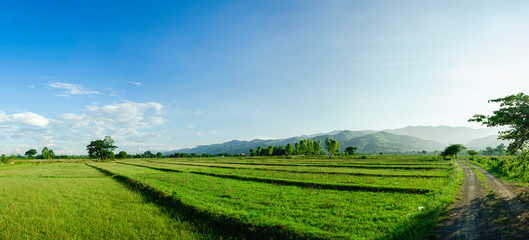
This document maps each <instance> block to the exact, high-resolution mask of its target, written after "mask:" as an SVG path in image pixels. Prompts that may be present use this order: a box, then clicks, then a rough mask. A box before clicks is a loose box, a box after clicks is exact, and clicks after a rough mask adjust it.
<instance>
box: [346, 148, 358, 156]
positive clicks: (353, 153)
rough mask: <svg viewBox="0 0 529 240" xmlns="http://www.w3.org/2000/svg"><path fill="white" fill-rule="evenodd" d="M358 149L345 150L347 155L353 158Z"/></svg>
mask: <svg viewBox="0 0 529 240" xmlns="http://www.w3.org/2000/svg"><path fill="white" fill-rule="evenodd" d="M356 149H357V148H355V147H347V148H345V153H346V154H347V155H349V156H353V155H355V151H356Z"/></svg>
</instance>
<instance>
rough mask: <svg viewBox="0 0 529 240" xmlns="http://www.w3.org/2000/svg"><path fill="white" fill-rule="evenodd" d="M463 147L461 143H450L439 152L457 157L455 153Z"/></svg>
mask: <svg viewBox="0 0 529 240" xmlns="http://www.w3.org/2000/svg"><path fill="white" fill-rule="evenodd" d="M465 149H467V148H466V147H465V146H463V145H462V144H451V145H450V146H448V147H446V148H445V150H444V151H443V152H442V153H441V156H452V157H454V158H455V159H457V155H458V154H459V153H461V152H462V151H463V150H465Z"/></svg>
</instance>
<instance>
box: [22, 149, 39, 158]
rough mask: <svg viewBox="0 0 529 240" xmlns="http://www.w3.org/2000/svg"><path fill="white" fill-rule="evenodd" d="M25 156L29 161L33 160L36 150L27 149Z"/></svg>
mask: <svg viewBox="0 0 529 240" xmlns="http://www.w3.org/2000/svg"><path fill="white" fill-rule="evenodd" d="M24 155H26V156H28V158H29V159H31V158H33V156H35V155H37V150H36V149H29V150H27V151H26V153H25V154H24Z"/></svg>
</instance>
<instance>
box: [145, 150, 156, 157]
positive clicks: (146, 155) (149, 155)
mask: <svg viewBox="0 0 529 240" xmlns="http://www.w3.org/2000/svg"><path fill="white" fill-rule="evenodd" d="M143 155H144V156H145V157H146V158H152V157H154V153H152V152H151V151H145V152H144V153H143Z"/></svg>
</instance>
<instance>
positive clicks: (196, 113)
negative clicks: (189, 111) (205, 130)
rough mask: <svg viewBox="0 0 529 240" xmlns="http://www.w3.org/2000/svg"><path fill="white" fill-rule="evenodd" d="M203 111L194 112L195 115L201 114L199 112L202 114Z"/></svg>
mask: <svg viewBox="0 0 529 240" xmlns="http://www.w3.org/2000/svg"><path fill="white" fill-rule="evenodd" d="M203 113H204V112H202V111H196V112H195V115H201V114H203Z"/></svg>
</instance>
